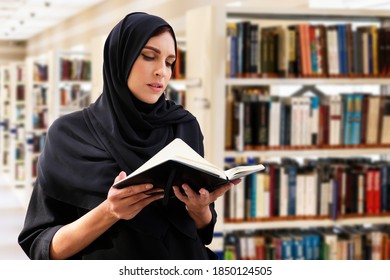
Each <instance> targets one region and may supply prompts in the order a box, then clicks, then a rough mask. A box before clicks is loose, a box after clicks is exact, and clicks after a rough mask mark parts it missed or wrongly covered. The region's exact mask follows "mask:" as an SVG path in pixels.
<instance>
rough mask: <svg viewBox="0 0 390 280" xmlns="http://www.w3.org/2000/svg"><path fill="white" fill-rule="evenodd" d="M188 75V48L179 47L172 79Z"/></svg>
mask: <svg viewBox="0 0 390 280" xmlns="http://www.w3.org/2000/svg"><path fill="white" fill-rule="evenodd" d="M185 77H186V50H185V49H184V48H180V47H179V48H177V55H176V63H175V68H174V69H173V72H172V79H178V80H180V79H184V78H185Z"/></svg>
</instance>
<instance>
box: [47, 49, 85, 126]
mask: <svg viewBox="0 0 390 280" xmlns="http://www.w3.org/2000/svg"><path fill="white" fill-rule="evenodd" d="M91 61H92V58H91V53H89V52H84V51H58V52H56V54H55V60H54V67H55V68H54V69H55V70H54V73H55V74H54V79H53V83H54V85H53V88H54V91H55V94H54V97H53V107H52V108H53V120H54V119H56V118H58V117H60V116H62V115H64V114H68V113H71V112H73V111H76V110H79V109H81V108H83V107H86V106H88V105H89V104H90V103H91V89H92V68H91V67H92V63H91Z"/></svg>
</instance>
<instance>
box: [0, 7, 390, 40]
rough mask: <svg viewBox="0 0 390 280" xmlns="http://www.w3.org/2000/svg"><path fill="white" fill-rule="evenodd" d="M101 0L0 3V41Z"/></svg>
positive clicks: (22, 36)
mask: <svg viewBox="0 0 390 280" xmlns="http://www.w3.org/2000/svg"><path fill="white" fill-rule="evenodd" d="M104 1H107V0H0V40H27V39H29V38H31V37H33V36H35V35H37V34H38V33H40V32H42V31H44V30H46V29H48V28H50V27H53V26H55V25H57V24H58V23H60V22H61V21H64V20H65V19H67V18H69V17H71V16H74V15H76V14H78V13H80V12H82V11H83V10H86V9H88V8H91V7H92V6H94V5H97V4H99V3H101V2H104ZM145 1H146V0H145ZM217 1H220V0H217ZM224 1H226V0H224ZM229 2H230V4H228V5H233V6H241V5H245V6H252V5H255V6H256V5H261V6H262V7H263V6H273V7H280V6H284V7H285V6H286V5H288V8H294V7H296V8H302V7H309V8H328V9H329V8H344V9H345V8H347V9H348V8H352V9H353V8H358V9H381V10H388V9H390V0H326V1H324V0H288V1H287V0H274V1H263V0H241V1H233V0H230V1H229V0H228V1H226V3H229Z"/></svg>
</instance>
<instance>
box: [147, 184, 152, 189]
mask: <svg viewBox="0 0 390 280" xmlns="http://www.w3.org/2000/svg"><path fill="white" fill-rule="evenodd" d="M151 188H153V185H151V184H147V185H146V186H145V189H147V190H150V189H151Z"/></svg>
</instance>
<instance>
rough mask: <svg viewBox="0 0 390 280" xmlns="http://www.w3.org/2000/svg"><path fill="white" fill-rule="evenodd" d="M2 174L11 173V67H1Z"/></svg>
mask: <svg viewBox="0 0 390 280" xmlns="http://www.w3.org/2000/svg"><path fill="white" fill-rule="evenodd" d="M0 102H1V103H0V139H1V143H0V167H1V169H0V173H1V174H2V176H4V177H7V176H9V173H10V165H11V163H10V161H11V160H10V157H11V153H10V130H9V129H10V122H11V93H10V73H9V67H8V66H6V65H2V66H0Z"/></svg>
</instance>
